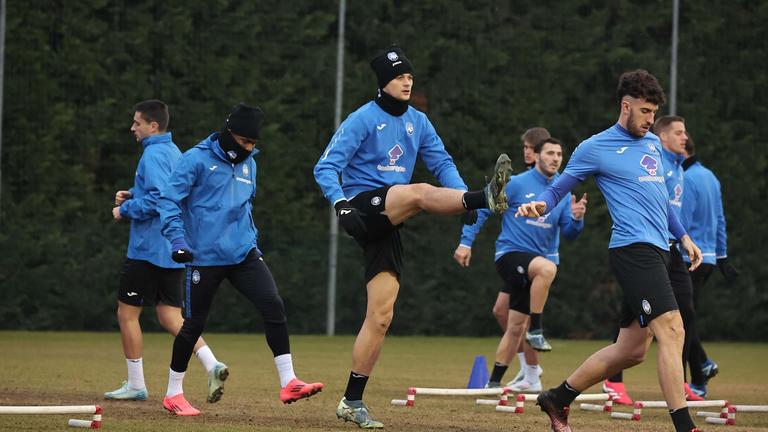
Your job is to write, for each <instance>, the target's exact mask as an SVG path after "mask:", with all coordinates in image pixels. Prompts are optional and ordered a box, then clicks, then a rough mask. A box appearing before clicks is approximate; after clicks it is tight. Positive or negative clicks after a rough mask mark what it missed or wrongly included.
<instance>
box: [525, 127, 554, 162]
mask: <svg viewBox="0 0 768 432" xmlns="http://www.w3.org/2000/svg"><path fill="white" fill-rule="evenodd" d="M551 137H552V135H550V134H549V131H548V130H546V129H545V128H543V127H538V126H537V127H532V128H530V129H528V130H526V131H525V132H523V134H522V135H520V141H521V142H522V143H523V162H524V163H525V166H526V167H527V168H528V169H531V168H533V166H534V165H536V153H535V152H534V151H533V148H534V147H535V146H536V144H537V143H540V142H541V141H543V140H545V139H547V138H551Z"/></svg>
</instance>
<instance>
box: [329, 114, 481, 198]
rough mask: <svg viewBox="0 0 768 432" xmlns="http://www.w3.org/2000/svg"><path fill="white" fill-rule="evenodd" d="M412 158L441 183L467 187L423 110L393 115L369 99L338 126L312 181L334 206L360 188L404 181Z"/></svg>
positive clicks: (370, 188) (374, 187) (357, 191)
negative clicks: (419, 159)
mask: <svg viewBox="0 0 768 432" xmlns="http://www.w3.org/2000/svg"><path fill="white" fill-rule="evenodd" d="M416 156H419V157H420V158H421V160H422V161H424V163H425V164H426V166H427V168H428V169H429V171H430V172H432V174H434V175H435V177H437V180H438V181H439V182H440V184H441V185H443V186H445V187H448V188H453V189H461V190H467V186H466V185H465V184H464V180H462V178H461V176H460V175H459V171H458V170H457V169H456V165H455V164H454V163H453V159H452V158H451V156H450V155H449V154H448V152H447V151H446V150H445V145H443V141H442V140H441V139H440V137H439V136H438V135H437V132H435V128H434V126H432V123H430V121H429V119H428V118H427V116H426V115H425V114H424V113H422V112H420V111H418V110H416V109H414V108H413V107H410V106H409V107H408V110H407V111H406V112H405V113H404V114H403V115H401V116H393V115H391V114H389V113H387V112H386V111H384V110H382V109H381V108H380V107H379V106H378V105H377V104H376V102H374V101H371V102H369V103H367V104H365V105H363V106H362V107H360V108H359V109H358V110H357V111H355V112H353V113H352V114H350V115H349V117H347V119H346V120H344V122H343V123H342V124H341V125H340V126H339V129H338V130H337V131H336V133H335V134H334V135H333V137H332V138H331V142H330V143H329V144H328V147H327V148H326V149H325V152H324V153H323V154H322V156H321V157H320V160H319V161H318V162H317V165H315V170H314V174H315V180H316V181H317V184H318V185H320V188H321V189H322V190H323V195H325V197H326V198H327V199H328V201H330V202H331V204H336V203H337V202H338V201H341V200H343V199H347V200H350V199H352V198H354V197H355V195H357V194H359V193H360V192H365V191H369V190H373V189H377V188H380V187H383V186H390V185H398V184H409V183H410V182H411V177H412V176H413V168H414V166H415V165H416ZM339 174H341V184H339Z"/></svg>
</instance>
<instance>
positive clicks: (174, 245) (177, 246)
mask: <svg viewBox="0 0 768 432" xmlns="http://www.w3.org/2000/svg"><path fill="white" fill-rule="evenodd" d="M171 258H173V260H174V261H176V262H177V263H188V262H192V260H193V259H195V257H194V255H192V250H191V249H190V248H189V245H188V244H187V242H186V241H184V238H183V237H180V238H177V239H174V240H173V241H172V242H171Z"/></svg>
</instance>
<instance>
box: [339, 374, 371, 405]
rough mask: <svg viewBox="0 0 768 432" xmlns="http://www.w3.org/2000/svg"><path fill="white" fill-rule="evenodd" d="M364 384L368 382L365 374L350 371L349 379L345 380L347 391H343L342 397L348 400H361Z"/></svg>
mask: <svg viewBox="0 0 768 432" xmlns="http://www.w3.org/2000/svg"><path fill="white" fill-rule="evenodd" d="M366 384H368V377H367V376H365V375H360V374H359V373H355V372H350V373H349V381H347V391H346V392H344V397H345V398H346V399H347V400H348V401H357V400H362V399H363V392H364V391H365V385H366Z"/></svg>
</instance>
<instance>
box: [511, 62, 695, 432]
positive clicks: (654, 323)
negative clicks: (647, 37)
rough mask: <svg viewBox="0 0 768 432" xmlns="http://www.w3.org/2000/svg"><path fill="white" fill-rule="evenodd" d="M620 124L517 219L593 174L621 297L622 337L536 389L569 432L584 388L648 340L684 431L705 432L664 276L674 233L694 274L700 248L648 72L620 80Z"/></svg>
mask: <svg viewBox="0 0 768 432" xmlns="http://www.w3.org/2000/svg"><path fill="white" fill-rule="evenodd" d="M617 95H618V99H619V100H618V101H619V108H620V113H619V119H618V122H617V123H616V124H615V125H613V126H612V127H610V128H609V129H607V130H605V131H603V132H601V133H599V134H597V135H593V136H592V137H591V138H589V139H587V140H585V141H583V142H582V143H581V144H580V145H579V146H578V147H577V148H576V150H575V151H574V152H573V155H572V157H571V159H570V161H569V162H568V165H567V166H566V168H565V171H564V172H563V174H562V175H561V176H560V177H559V178H558V179H557V181H555V182H554V183H553V184H552V185H551V186H549V187H548V188H547V189H546V190H545V191H544V192H543V193H542V194H541V195H539V196H538V197H537V200H536V201H532V202H530V203H528V204H523V205H521V206H520V207H518V209H517V214H518V215H519V216H527V217H535V218H538V217H540V216H542V215H544V214H546V213H547V212H548V210H549V209H552V208H554V207H555V205H557V203H558V202H559V201H560V199H561V198H562V197H563V196H564V195H565V194H566V193H567V192H568V191H569V190H571V189H572V188H573V187H575V186H576V185H577V184H579V183H580V182H582V181H584V180H585V179H586V178H587V177H588V176H590V175H593V176H594V177H595V180H596V182H597V186H598V187H599V188H600V190H601V191H602V193H603V195H604V196H605V200H606V203H607V205H608V210H609V212H610V214H611V219H612V220H613V227H612V231H613V232H612V235H611V241H610V244H609V246H608V247H609V258H610V262H611V267H612V268H613V271H614V274H615V275H616V279H617V280H618V282H619V285H620V286H621V288H622V291H623V294H624V301H623V309H624V311H623V314H622V319H621V327H622V328H621V330H620V332H619V337H618V339H617V340H616V342H614V343H613V344H611V345H609V346H607V347H605V348H603V349H602V350H600V351H598V352H596V353H594V354H592V356H590V357H589V358H588V359H587V360H586V361H585V362H584V363H583V364H582V365H581V366H580V367H579V368H578V369H577V370H576V371H574V372H573V373H572V374H571V375H570V376H569V377H568V379H566V380H565V381H563V383H562V384H560V386H558V387H556V388H553V389H550V390H547V391H544V392H542V393H540V394H539V396H538V398H537V401H538V404H539V406H540V407H541V409H542V411H544V412H546V413H547V414H548V415H549V418H550V422H551V426H552V430H553V431H555V432H569V431H570V430H571V429H570V427H569V426H568V411H569V408H570V404H571V403H572V402H573V400H574V399H575V398H576V396H578V395H579V393H581V392H582V391H584V390H586V389H588V388H589V387H591V386H592V385H594V384H597V383H599V382H601V381H602V380H604V379H605V378H607V377H609V376H611V375H613V374H615V373H617V372H618V371H620V370H623V369H626V368H629V367H632V366H635V365H637V364H639V363H641V362H642V361H643V359H644V358H645V354H646V352H647V351H648V346H649V343H650V341H651V334H653V336H655V337H656V340H657V341H658V359H657V364H658V377H659V383H660V385H661V390H662V393H663V394H664V398H665V400H666V402H667V406H668V407H669V412H670V416H671V417H672V422H673V424H674V427H675V430H676V431H677V432H683V431H684V432H691V431H698V428H696V426H695V425H694V424H693V420H691V416H690V413H689V412H688V407H687V406H686V401H685V396H684V395H683V392H681V391H680V389H681V388H682V387H683V370H682V363H681V361H680V359H681V356H682V351H683V337H684V332H685V331H684V330H683V323H682V320H681V318H680V312H679V311H678V307H677V303H676V302H675V295H674V293H673V292H672V287H671V285H670V281H669V274H668V272H667V269H668V266H669V242H668V232H669V231H670V230H671V232H672V233H673V234H674V236H675V239H677V240H678V241H680V245H681V247H682V248H683V249H684V250H685V251H686V252H687V253H688V254H689V255H690V256H691V261H692V262H691V270H693V269H695V268H696V267H698V265H699V264H700V263H701V251H700V250H699V249H698V247H696V245H695V244H694V243H693V241H692V240H691V238H690V237H689V236H688V234H687V233H686V232H685V230H684V229H683V227H682V225H681V224H680V222H679V220H678V219H677V218H676V216H675V213H674V212H673V211H672V210H671V209H670V207H671V204H670V203H669V197H668V194H667V189H666V186H665V184H664V174H665V171H664V166H663V164H662V161H661V145H660V143H659V139H658V137H656V135H654V134H653V133H649V131H650V129H651V126H652V125H653V121H654V117H655V115H656V111H657V110H658V107H659V105H660V104H662V103H664V102H665V96H664V91H663V90H662V88H661V85H659V82H658V81H657V80H656V78H655V77H654V76H653V75H651V74H650V73H648V72H647V71H645V70H636V71H632V72H626V73H624V74H622V75H621V77H620V78H619V85H618V89H617Z"/></svg>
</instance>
